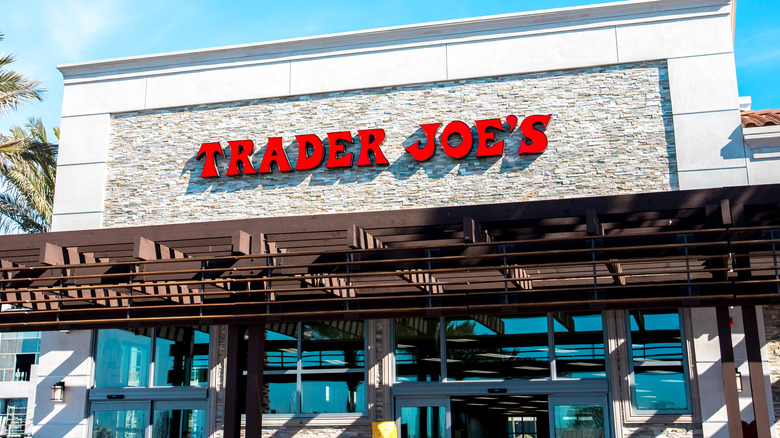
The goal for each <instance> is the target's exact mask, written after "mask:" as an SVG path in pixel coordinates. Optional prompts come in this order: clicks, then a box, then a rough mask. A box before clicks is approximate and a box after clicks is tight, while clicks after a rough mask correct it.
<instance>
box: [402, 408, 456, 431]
mask: <svg viewBox="0 0 780 438" xmlns="http://www.w3.org/2000/svg"><path fill="white" fill-rule="evenodd" d="M446 418H447V411H446V409H445V407H444V406H428V407H402V408H401V431H400V432H401V438H444V437H446V436H447V435H446V433H447V423H446Z"/></svg>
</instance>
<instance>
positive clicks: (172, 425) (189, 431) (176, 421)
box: [152, 409, 206, 438]
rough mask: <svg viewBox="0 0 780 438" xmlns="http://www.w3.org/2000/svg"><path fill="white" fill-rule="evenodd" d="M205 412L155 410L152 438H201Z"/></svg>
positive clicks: (203, 429)
mask: <svg viewBox="0 0 780 438" xmlns="http://www.w3.org/2000/svg"><path fill="white" fill-rule="evenodd" d="M205 425H206V411H204V410H201V409H197V410H191V409H183V410H171V409H166V410H155V411H154V419H153V423H152V437H153V438H202V437H204V436H205Z"/></svg>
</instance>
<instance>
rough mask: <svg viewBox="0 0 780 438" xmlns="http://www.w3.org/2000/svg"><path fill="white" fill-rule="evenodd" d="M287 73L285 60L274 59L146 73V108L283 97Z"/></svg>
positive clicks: (288, 85) (288, 67)
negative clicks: (219, 67)
mask: <svg viewBox="0 0 780 438" xmlns="http://www.w3.org/2000/svg"><path fill="white" fill-rule="evenodd" d="M289 73H290V64H289V62H278V63H273V64H263V65H252V66H240V67H233V68H221V69H216V70H205V71H193V72H186V73H176V74H169V75H161V76H150V77H148V78H147V88H146V96H147V97H146V108H166V107H176V106H183V105H194V104H201V103H213V102H230V101H236V100H246V99H258V98H263V97H269V96H283V95H286V94H287V93H288V91H289V90H290V76H289Z"/></svg>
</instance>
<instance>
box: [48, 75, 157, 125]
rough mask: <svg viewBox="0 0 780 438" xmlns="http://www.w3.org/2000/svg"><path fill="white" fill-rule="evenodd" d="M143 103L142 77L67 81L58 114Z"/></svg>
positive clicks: (118, 109)
mask: <svg viewBox="0 0 780 438" xmlns="http://www.w3.org/2000/svg"><path fill="white" fill-rule="evenodd" d="M145 103H146V78H134V79H121V80H113V81H99V82H89V83H82V84H68V85H66V86H65V91H64V92H63V96H62V117H69V116H81V115H87V114H102V113H115V112H121V111H137V110H140V109H143V108H144V107H145Z"/></svg>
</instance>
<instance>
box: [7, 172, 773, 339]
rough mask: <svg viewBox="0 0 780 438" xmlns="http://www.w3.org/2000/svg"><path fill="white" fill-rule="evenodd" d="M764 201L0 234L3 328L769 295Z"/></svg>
mask: <svg viewBox="0 0 780 438" xmlns="http://www.w3.org/2000/svg"><path fill="white" fill-rule="evenodd" d="M518 190H522V188H521V187H519V188H518ZM778 207H780V185H766V186H750V187H733V188H722V189H707V190H695V191H676V192H663V193H649V194H637V195H620V196H608V197H597V198H580V199H563V200H553V201H536V202H523V203H507V204H493V205H472V206H462V207H446V208H422V209H413V210H394V211H381V212H366V213H349V214H331V215H323V216H299V217H278V218H256V219H245V220H232V221H224V222H203V223H186V224H171V225H162V226H148V227H131V228H114V229H98V230H86V231H69V232H55V233H45V234H34V235H11V236H2V237H0V264H1V266H0V267H1V269H0V274H1V275H0V300H1V301H2V304H3V308H4V309H5V310H4V311H3V312H1V313H0V331H23V330H58V329H77V328H104V327H117V328H119V327H138V326H168V325H178V326H181V325H209V324H244V323H252V324H255V323H263V322H277V321H305V320H325V319H327V320H339V319H345V320H354V319H369V318H385V317H391V318H392V317H398V316H407V317H408V316H415V315H417V316H438V315H456V314H470V315H475V314H495V313H506V312H514V313H518V312H519V313H523V312H555V311H563V310H582V309H620V308H643V307H644V308H660V307H690V306H715V305H739V304H761V303H769V302H775V301H777V300H778V299H779V298H780V295H779V294H778V292H779V291H780V280H779V278H780V277H779V276H778V274H779V273H780V266H779V265H778V253H777V250H778V246H780V208H778Z"/></svg>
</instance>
